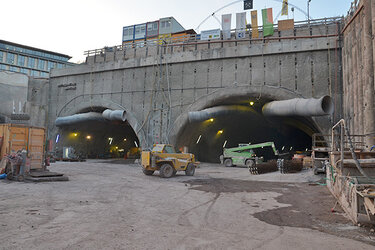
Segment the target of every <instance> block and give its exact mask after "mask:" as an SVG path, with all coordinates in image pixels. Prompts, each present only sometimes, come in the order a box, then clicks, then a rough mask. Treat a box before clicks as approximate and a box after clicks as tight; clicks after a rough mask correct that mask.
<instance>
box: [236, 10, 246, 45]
mask: <svg viewBox="0 0 375 250" xmlns="http://www.w3.org/2000/svg"><path fill="white" fill-rule="evenodd" d="M245 31H246V12H241V13H237V14H236V38H237V39H242V38H245Z"/></svg>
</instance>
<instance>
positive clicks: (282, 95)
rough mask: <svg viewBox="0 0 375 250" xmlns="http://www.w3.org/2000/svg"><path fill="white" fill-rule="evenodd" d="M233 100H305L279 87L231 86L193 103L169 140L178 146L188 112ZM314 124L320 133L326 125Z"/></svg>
mask: <svg viewBox="0 0 375 250" xmlns="http://www.w3.org/2000/svg"><path fill="white" fill-rule="evenodd" d="M233 98H266V99H270V100H287V99H292V98H304V96H302V95H301V94H299V93H296V92H294V91H292V90H289V89H286V88H282V87H279V86H270V85H261V86H238V85H235V86H231V87H227V88H222V89H219V90H217V91H214V92H212V93H210V94H207V95H205V96H203V97H201V98H199V100H197V101H195V102H194V103H192V104H191V105H190V106H189V107H188V108H187V109H186V110H185V112H183V113H182V114H180V115H179V116H178V117H177V119H176V120H175V122H174V123H173V127H172V129H171V132H170V135H169V139H170V141H171V142H172V143H173V144H176V142H177V138H178V136H180V134H181V133H182V131H183V130H184V128H185V126H187V124H188V123H189V121H188V112H190V111H199V110H202V109H205V108H209V107H213V106H216V105H218V104H220V103H222V102H225V100H229V99H233ZM312 122H313V123H314V124H313V126H314V127H315V128H317V130H319V131H321V132H322V131H323V130H322V129H321V126H320V123H322V124H324V123H325V120H324V118H323V119H319V118H318V119H315V118H313V119H312Z"/></svg>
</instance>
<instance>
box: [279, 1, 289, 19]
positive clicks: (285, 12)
mask: <svg viewBox="0 0 375 250" xmlns="http://www.w3.org/2000/svg"><path fill="white" fill-rule="evenodd" d="M281 15H282V16H287V15H288V0H283V7H282V8H281Z"/></svg>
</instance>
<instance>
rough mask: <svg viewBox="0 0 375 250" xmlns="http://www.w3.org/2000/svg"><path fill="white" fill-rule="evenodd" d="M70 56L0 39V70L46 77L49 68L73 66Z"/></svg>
mask: <svg viewBox="0 0 375 250" xmlns="http://www.w3.org/2000/svg"><path fill="white" fill-rule="evenodd" d="M70 58H71V57H70V56H67V55H64V54H60V53H56V52H51V51H47V50H42V49H38V48H33V47H29V46H25V45H21V44H16V43H12V42H7V41H4V40H0V71H2V70H6V71H12V72H19V73H24V74H27V75H29V76H38V77H48V73H49V71H50V69H51V68H64V67H67V66H73V65H75V64H74V63H70V62H68V60H69V59H70Z"/></svg>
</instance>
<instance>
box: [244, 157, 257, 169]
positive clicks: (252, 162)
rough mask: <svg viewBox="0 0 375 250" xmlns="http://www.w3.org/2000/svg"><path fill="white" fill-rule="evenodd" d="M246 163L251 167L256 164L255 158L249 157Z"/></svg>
mask: <svg viewBox="0 0 375 250" xmlns="http://www.w3.org/2000/svg"><path fill="white" fill-rule="evenodd" d="M245 165H246V167H248V168H251V167H254V166H255V162H254V161H253V160H251V159H247V160H246V161H245Z"/></svg>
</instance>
